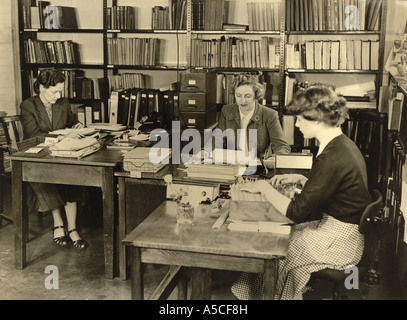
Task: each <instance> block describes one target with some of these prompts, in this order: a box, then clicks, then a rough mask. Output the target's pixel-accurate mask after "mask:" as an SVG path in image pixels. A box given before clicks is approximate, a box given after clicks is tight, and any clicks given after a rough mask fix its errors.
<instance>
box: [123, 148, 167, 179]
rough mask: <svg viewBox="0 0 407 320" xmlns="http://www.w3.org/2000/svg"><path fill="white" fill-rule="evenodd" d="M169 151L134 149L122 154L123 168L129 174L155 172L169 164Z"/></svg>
mask: <svg viewBox="0 0 407 320" xmlns="http://www.w3.org/2000/svg"><path fill="white" fill-rule="evenodd" d="M170 158H171V149H164V148H161V149H156V148H148V147H136V148H135V149H133V150H130V151H128V152H126V153H125V154H124V157H123V168H124V170H126V171H130V173H131V172H133V171H134V172H157V171H158V170H160V169H161V168H163V167H164V166H165V165H166V164H168V163H169V162H170Z"/></svg>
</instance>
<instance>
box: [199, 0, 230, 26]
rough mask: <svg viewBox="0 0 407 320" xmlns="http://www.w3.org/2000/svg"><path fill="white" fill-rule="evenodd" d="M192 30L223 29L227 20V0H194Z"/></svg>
mask: <svg viewBox="0 0 407 320" xmlns="http://www.w3.org/2000/svg"><path fill="white" fill-rule="evenodd" d="M191 8H192V15H191V17H192V21H191V24H192V25H191V28H192V30H222V27H223V23H224V22H225V0H193V1H192V7H191Z"/></svg>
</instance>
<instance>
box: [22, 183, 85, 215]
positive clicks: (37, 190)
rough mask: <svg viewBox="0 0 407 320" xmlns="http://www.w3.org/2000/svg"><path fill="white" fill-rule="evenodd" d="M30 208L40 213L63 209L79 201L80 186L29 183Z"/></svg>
mask: <svg viewBox="0 0 407 320" xmlns="http://www.w3.org/2000/svg"><path fill="white" fill-rule="evenodd" d="M28 185H29V187H28V206H29V207H30V208H31V209H33V210H36V211H39V212H47V211H51V210H54V209H58V208H61V207H62V206H64V205H65V204H66V203H67V202H74V201H79V200H80V199H81V190H80V187H78V186H70V185H62V184H49V183H37V182H30V183H28Z"/></svg>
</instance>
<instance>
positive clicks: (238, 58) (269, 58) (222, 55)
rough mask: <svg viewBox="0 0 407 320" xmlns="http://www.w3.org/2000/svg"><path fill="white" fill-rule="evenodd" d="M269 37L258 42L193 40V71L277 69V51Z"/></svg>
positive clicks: (243, 40)
mask: <svg viewBox="0 0 407 320" xmlns="http://www.w3.org/2000/svg"><path fill="white" fill-rule="evenodd" d="M275 41H276V39H275V38H272V37H261V39H260V40H252V39H244V38H238V37H224V36H222V37H221V38H220V39H212V40H204V39H193V40H192V43H191V66H192V67H212V68H216V67H218V68H219V67H220V68H266V69H267V68H270V69H273V68H278V66H279V61H280V52H279V51H280V47H279V45H278V44H276V43H275Z"/></svg>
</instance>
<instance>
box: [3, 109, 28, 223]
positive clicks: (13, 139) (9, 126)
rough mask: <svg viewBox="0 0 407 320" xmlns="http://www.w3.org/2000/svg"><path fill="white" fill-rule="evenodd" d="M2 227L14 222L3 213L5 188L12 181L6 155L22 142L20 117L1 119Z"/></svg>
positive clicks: (16, 148) (4, 117)
mask: <svg viewBox="0 0 407 320" xmlns="http://www.w3.org/2000/svg"><path fill="white" fill-rule="evenodd" d="M0 124H1V125H0V140H1V145H0V153H1V155H0V227H1V226H2V223H3V220H5V221H7V222H9V223H13V220H12V219H11V218H10V217H8V216H6V215H5V214H4V213H3V209H4V208H3V207H4V199H3V196H4V187H5V184H6V179H9V180H11V174H10V171H11V168H10V166H5V157H4V156H5V155H7V154H10V153H12V152H13V150H18V143H19V142H21V141H22V137H23V130H22V125H21V119H20V116H19V115H15V116H3V117H0Z"/></svg>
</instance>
